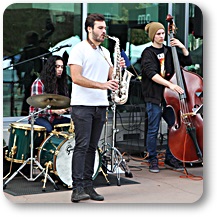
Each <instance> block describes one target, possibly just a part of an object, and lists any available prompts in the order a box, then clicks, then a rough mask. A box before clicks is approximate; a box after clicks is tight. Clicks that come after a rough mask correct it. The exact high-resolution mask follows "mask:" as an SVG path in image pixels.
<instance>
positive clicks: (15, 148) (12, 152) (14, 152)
mask: <svg viewBox="0 0 217 217" xmlns="http://www.w3.org/2000/svg"><path fill="white" fill-rule="evenodd" d="M16 140H17V135H15V136H14V143H13V147H12V149H11V163H10V169H9V173H8V174H7V175H6V176H5V177H3V180H5V179H6V178H7V177H8V176H9V175H10V174H11V171H12V163H13V161H14V155H15V154H16V152H17V146H15V144H16ZM7 153H8V151H6V152H5V155H7ZM9 157H10V156H9Z"/></svg>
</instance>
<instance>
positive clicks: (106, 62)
mask: <svg viewBox="0 0 217 217" xmlns="http://www.w3.org/2000/svg"><path fill="white" fill-rule="evenodd" d="M85 31H86V32H87V40H83V41H81V42H80V43H78V44H77V45H75V46H74V47H73V49H72V50H71V52H70V55H69V59H68V65H69V67H70V73H71V78H72V81H73V83H72V95H71V106H72V113H71V117H72V120H73V122H74V126H75V148H74V152H73V157H72V180H73V183H72V186H73V189H72V196H71V201H72V202H79V201H80V200H87V199H92V200H97V201H102V200H104V197H103V196H102V195H99V194H98V193H97V192H96V191H95V189H94V186H93V181H92V176H93V173H94V161H95V151H96V149H97V146H98V142H99V139H100V136H101V132H102V128H103V125H104V123H105V120H106V108H107V107H108V106H109V102H108V97H107V90H111V91H115V90H117V89H118V87H119V84H118V81H116V80H115V79H113V65H112V62H111V59H110V53H109V51H108V50H107V49H106V48H104V47H102V46H101V45H100V44H101V43H102V42H103V41H104V40H105V38H106V23H105V18H104V16H103V15H101V14H90V15H89V16H88V17H87V18H86V22H85ZM120 66H121V67H123V68H125V61H124V59H123V58H122V59H121V60H120Z"/></svg>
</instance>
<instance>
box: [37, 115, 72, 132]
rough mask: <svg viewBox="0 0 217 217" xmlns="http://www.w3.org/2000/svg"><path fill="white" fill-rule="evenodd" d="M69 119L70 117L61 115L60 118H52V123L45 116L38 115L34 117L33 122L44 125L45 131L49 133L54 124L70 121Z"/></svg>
mask: <svg viewBox="0 0 217 217" xmlns="http://www.w3.org/2000/svg"><path fill="white" fill-rule="evenodd" d="M70 121H71V120H70V118H67V117H62V118H61V119H54V121H53V123H50V122H49V121H48V120H47V119H46V118H42V117H39V118H36V120H35V123H34V124H36V125H39V126H43V127H45V128H46V130H47V133H50V132H51V131H52V130H53V129H54V125H56V124H64V123H70Z"/></svg>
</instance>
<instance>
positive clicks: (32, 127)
mask: <svg viewBox="0 0 217 217" xmlns="http://www.w3.org/2000/svg"><path fill="white" fill-rule="evenodd" d="M48 108H50V106H49V105H48V106H46V108H44V109H41V110H40V111H38V112H35V113H32V114H30V115H29V116H27V117H25V118H22V119H20V120H18V121H17V122H19V121H21V120H23V119H26V118H29V117H30V116H31V144H30V149H31V156H30V158H28V159H27V160H26V161H24V163H23V164H22V165H21V166H20V167H19V168H18V170H17V171H15V172H14V173H13V174H12V176H11V177H10V178H9V179H8V180H6V182H5V183H4V185H3V189H5V188H6V186H7V184H8V183H9V182H10V181H11V180H12V179H13V178H14V177H15V176H16V175H17V174H18V173H20V174H21V175H22V176H23V177H24V178H25V179H27V180H28V181H35V180H36V179H37V178H38V177H39V176H40V175H41V174H43V175H44V177H45V180H46V179H47V178H48V179H49V180H50V182H51V183H52V184H53V186H54V188H55V189H56V190H59V187H57V185H56V183H55V182H54V181H53V179H52V178H51V177H50V176H49V175H48V174H47V173H46V172H45V168H43V167H42V166H41V164H40V163H39V162H38V161H37V160H36V159H35V158H34V157H33V147H34V139H33V138H34V115H35V114H38V113H40V112H42V111H44V110H46V109H48ZM28 162H30V178H28V177H27V176H25V175H24V174H23V173H22V172H21V170H22V169H23V168H24V167H25V165H26V164H27V163H28ZM33 163H35V164H36V165H37V166H38V168H39V169H40V170H41V172H40V173H39V174H38V175H37V176H36V177H33ZM44 188H45V186H43V189H42V190H43V191H44Z"/></svg>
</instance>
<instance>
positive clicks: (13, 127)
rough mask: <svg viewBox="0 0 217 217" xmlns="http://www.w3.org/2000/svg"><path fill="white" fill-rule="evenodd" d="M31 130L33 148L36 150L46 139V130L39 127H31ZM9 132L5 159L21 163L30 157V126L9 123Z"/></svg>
mask: <svg viewBox="0 0 217 217" xmlns="http://www.w3.org/2000/svg"><path fill="white" fill-rule="evenodd" d="M33 128H34V133H33V143H34V144H33V145H34V147H33V148H34V149H36V148H37V147H39V146H40V144H41V143H42V141H43V140H44V139H45V138H46V128H45V127H42V126H39V125H33ZM9 132H10V137H9V144H8V153H7V155H6V156H5V158H6V160H8V161H13V162H16V163H23V162H24V161H25V160H27V159H28V158H29V157H30V155H31V145H30V144H31V124H23V123H18V122H15V123H11V124H10V128H9ZM34 153H35V151H34ZM35 154H37V152H36V153H35Z"/></svg>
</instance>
